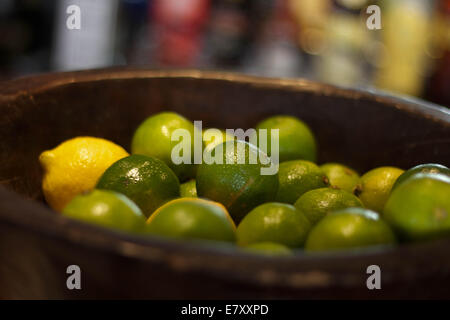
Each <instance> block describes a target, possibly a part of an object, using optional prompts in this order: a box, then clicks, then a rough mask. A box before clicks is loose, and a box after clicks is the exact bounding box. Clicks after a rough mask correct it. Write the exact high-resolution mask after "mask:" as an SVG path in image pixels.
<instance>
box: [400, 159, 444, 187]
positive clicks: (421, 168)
mask: <svg viewBox="0 0 450 320" xmlns="http://www.w3.org/2000/svg"><path fill="white" fill-rule="evenodd" d="M416 173H441V174H445V175H447V176H449V177H450V169H449V168H447V167H446V166H443V165H441V164H437V163H427V164H420V165H418V166H415V167H413V168H411V169H409V170H406V171H405V172H403V173H402V174H401V175H400V176H399V177H398V178H397V180H396V181H395V183H394V185H393V187H392V190H391V192H392V191H393V190H394V189H395V188H397V187H398V186H399V185H400V184H401V183H403V182H405V181H406V180H408V179H409V178H410V177H411V176H412V175H415V174H416Z"/></svg>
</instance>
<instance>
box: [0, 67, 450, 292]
mask: <svg viewBox="0 0 450 320" xmlns="http://www.w3.org/2000/svg"><path fill="white" fill-rule="evenodd" d="M0 110H1V117H0V146H1V147H0V159H1V166H0V182H1V184H2V186H0V298H208V299H213V298H428V297H432V298H436V297H438V298H444V297H447V298H448V297H449V296H450V295H449V294H450V291H449V288H450V254H449V252H450V249H449V248H450V240H449V239H443V240H439V241H432V242H426V243H418V244H402V245H400V246H398V247H397V248H393V249H384V250H380V249H377V250H367V251H363V252H361V253H335V254H323V255H306V254H298V255H295V256H293V257H286V258H281V257H280V258H268V257H261V256H256V255H251V254H247V253H242V252H238V251H237V250H234V249H232V248H227V247H216V246H211V245H201V244H196V243H179V242H176V241H169V240H164V239H160V238H145V239H144V238H139V237H135V236H132V235H127V234H121V233H116V232H113V231H110V230H106V229H103V228H99V227H95V226H91V225H87V224H84V223H81V222H77V221H71V220H69V219H67V218H65V217H62V216H61V215H59V214H57V213H55V212H53V211H52V210H50V209H49V208H48V207H47V206H46V205H45V203H44V202H43V197H42V191H41V186H40V184H41V177H42V172H41V169H40V167H39V163H38V161H37V159H38V155H39V153H40V152H42V151H43V150H45V149H49V148H52V147H54V146H56V145H57V144H58V143H60V142H62V141H63V140H65V139H69V138H72V137H75V136H80V135H91V136H98V137H104V138H107V139H110V140H112V141H115V142H117V143H119V144H120V145H122V146H124V147H125V148H128V149H129V146H130V141H131V136H132V134H133V131H134V130H135V128H136V127H137V126H138V125H139V123H140V122H141V121H143V119H145V118H146V117H147V116H149V115H151V114H154V113H156V112H159V111H162V110H173V111H176V112H179V113H180V114H182V115H184V116H186V117H188V118H189V119H191V120H203V121H204V126H208V127H222V128H248V127H252V126H254V125H255V124H256V122H257V121H259V120H261V119H263V118H264V117H267V116H269V115H272V114H291V115H295V116H298V117H300V118H301V119H303V120H304V121H306V122H307V123H308V124H309V125H310V126H311V128H312V129H313V131H314V132H315V134H316V136H317V139H318V142H319V145H320V149H319V150H320V152H319V160H320V162H325V161H336V162H342V163H345V164H348V165H349V166H352V167H354V168H355V169H357V170H359V171H360V172H361V173H363V172H364V171H366V170H369V169H371V168H374V167H377V166H382V165H394V166H399V167H402V168H405V169H406V168H409V167H411V166H413V165H416V164H419V163H427V162H437V163H441V164H444V165H447V166H448V165H449V164H450V113H449V110H448V109H445V108H443V107H439V106H436V105H432V104H428V103H425V102H422V101H417V100H411V99H405V98H398V97H392V96H388V95H385V94H380V93H374V92H370V91H364V90H347V89H342V88H338V87H334V86H329V85H324V84H319V83H315V82H310V81H306V80H281V79H264V78H255V77H249V76H243V75H237V74H229V73H217V72H200V71H151V70H131V69H106V70H93V71H83V72H72V73H56V74H45V75H38V76H33V77H28V78H22V79H17V80H13V81H9V82H3V83H2V84H1V85H0ZM373 264H375V265H378V266H379V267H380V268H381V283H382V288H381V290H369V289H368V288H367V286H366V280H367V278H368V276H369V275H368V274H367V273H366V269H367V267H368V266H369V265H373ZM69 265H78V266H79V267H80V268H81V286H82V288H81V290H68V289H67V287H66V280H67V277H68V276H69V274H67V273H66V269H67V267H68V266H69Z"/></svg>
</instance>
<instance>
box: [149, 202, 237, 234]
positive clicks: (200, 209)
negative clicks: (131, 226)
mask: <svg viewBox="0 0 450 320" xmlns="http://www.w3.org/2000/svg"><path fill="white" fill-rule="evenodd" d="M235 230H236V226H235V225H234V222H233V220H232V219H231V217H230V215H229V214H228V212H227V210H226V209H225V208H224V207H223V206H222V205H221V204H220V203H217V202H213V201H209V200H204V199H199V198H179V199H175V200H172V201H170V202H168V203H166V204H164V205H163V206H162V207H160V208H159V209H157V210H156V211H155V212H154V213H153V215H152V216H151V217H150V218H149V219H148V220H147V228H146V232H147V233H150V234H156V235H161V236H165V237H171V238H180V239H202V240H216V241H227V242H234V241H235V239H236V235H235Z"/></svg>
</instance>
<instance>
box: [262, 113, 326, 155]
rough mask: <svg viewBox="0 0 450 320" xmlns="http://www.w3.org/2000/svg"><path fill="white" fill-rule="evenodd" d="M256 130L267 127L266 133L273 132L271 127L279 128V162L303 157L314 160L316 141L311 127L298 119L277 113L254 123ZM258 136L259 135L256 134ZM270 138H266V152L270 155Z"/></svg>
mask: <svg viewBox="0 0 450 320" xmlns="http://www.w3.org/2000/svg"><path fill="white" fill-rule="evenodd" d="M255 129H256V130H257V131H258V130H260V129H267V135H268V137H270V135H269V134H273V133H272V132H271V131H270V130H271V129H279V162H280V163H281V162H284V161H289V160H296V159H305V160H309V161H313V162H314V161H316V153H317V143H316V139H315V137H314V135H313V133H312V131H311V129H310V128H309V127H308V126H307V125H306V124H305V123H304V122H303V121H301V120H300V119H298V118H296V117H293V116H288V115H277V116H273V117H269V118H267V119H265V120H263V121H261V122H259V123H258V124H257V125H256V128H255ZM258 137H259V135H258ZM270 150H271V139H270V138H268V139H267V150H264V151H267V154H268V155H269V156H270Z"/></svg>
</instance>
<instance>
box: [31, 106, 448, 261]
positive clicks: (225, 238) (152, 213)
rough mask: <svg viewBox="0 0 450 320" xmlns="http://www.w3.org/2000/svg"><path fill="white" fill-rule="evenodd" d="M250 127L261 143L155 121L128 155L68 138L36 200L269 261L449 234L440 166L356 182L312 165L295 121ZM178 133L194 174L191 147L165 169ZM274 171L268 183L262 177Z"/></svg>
mask: <svg viewBox="0 0 450 320" xmlns="http://www.w3.org/2000/svg"><path fill="white" fill-rule="evenodd" d="M255 128H256V130H255V131H254V134H255V135H257V138H259V137H266V138H267V141H264V140H263V141H258V139H253V138H255V137H254V136H253V137H249V142H247V141H244V140H239V139H237V138H236V137H234V136H231V135H230V134H229V133H225V131H223V130H220V129H214V130H211V129H209V130H207V131H204V132H203V133H202V132H199V129H198V128H196V127H195V126H194V125H193V123H192V122H191V121H189V120H188V119H186V118H184V117H183V116H181V115H179V114H176V113H173V112H162V113H158V114H155V115H152V116H150V117H149V118H147V119H146V120H145V121H144V122H143V123H142V124H141V125H140V126H139V127H138V128H137V130H136V132H135V134H134V136H133V139H132V141H131V155H130V154H129V153H128V152H127V151H125V150H124V149H123V148H122V147H120V146H118V145H117V144H115V143H113V142H111V141H108V140H105V139H101V138H94V137H76V138H73V139H70V140H67V141H65V142H63V143H62V144H60V145H59V146H57V147H56V148H54V149H52V150H49V151H44V152H42V154H41V155H40V157H39V161H40V163H41V165H42V167H43V169H44V177H43V182H42V188H43V192H44V196H45V199H46V201H47V203H48V204H49V205H50V206H51V207H52V208H53V209H55V210H56V211H59V212H62V214H63V215H65V216H68V217H71V218H75V219H79V220H82V221H85V222H89V223H93V224H97V225H101V226H105V227H108V228H113V229H116V230H119V231H125V232H132V233H135V234H138V235H141V236H148V235H153V236H163V237H171V238H176V239H184V240H197V241H199V240H200V241H201V240H203V241H215V242H217V243H220V242H222V243H229V244H235V245H237V246H238V247H241V248H244V249H245V251H247V252H254V253H262V254H271V255H290V254H292V253H293V252H295V250H299V249H304V250H305V251H308V252H314V251H329V250H344V249H346V250H349V249H352V250H359V249H361V248H366V247H374V246H390V245H394V244H396V243H398V242H403V241H416V240H422V239H432V238H437V237H441V236H445V235H450V170H449V169H448V168H447V167H445V166H443V165H439V164H423V165H419V166H416V167H413V168H411V169H409V170H407V171H403V170H402V169H399V168H396V167H379V168H375V169H373V170H371V171H369V172H367V173H365V174H364V175H362V176H361V177H360V176H359V175H358V173H357V172H356V171H355V170H353V169H351V168H349V167H347V166H345V165H343V164H339V163H326V164H322V165H320V166H319V165H317V164H316V163H315V161H316V159H317V154H316V153H317V143H316V140H315V138H314V135H313V133H312V132H311V130H310V128H309V127H308V126H307V125H306V124H305V123H304V122H303V121H301V120H300V119H298V118H296V117H292V116H286V115H279V116H272V117H270V118H267V119H264V120H263V121H261V122H260V123H258V124H257V125H256V126H255ZM178 129H184V132H188V133H189V134H191V135H192V137H194V136H199V137H202V139H200V140H202V143H201V151H203V153H202V155H203V156H206V157H207V158H209V160H210V161H205V159H203V160H204V161H203V162H201V163H200V164H195V163H197V162H196V161H194V157H195V156H194V155H195V151H196V150H194V143H191V144H190V145H189V146H188V148H187V150H186V149H184V150H182V152H181V154H180V155H181V157H182V158H184V159H186V158H187V159H188V160H189V159H190V160H192V161H187V162H188V163H186V162H183V163H179V162H175V161H173V152H174V150H178V149H177V148H178V147H179V146H178V147H177V144H178V143H179V141H177V140H176V139H174V138H173V137H174V132H176V131H177V130H178ZM262 129H265V130H267V131H266V132H268V134H267V135H260V134H259V133H260V132H262V131H261V130H262ZM273 129H278V130H273ZM274 138H276V139H274ZM277 139H278V141H279V145H278V148H272V147H273V145H272V144H273V143H274V141H277ZM250 141H251V142H252V143H254V142H255V141H257V143H254V144H252V143H250ZM263 150H264V151H263ZM273 150H277V151H279V152H278V157H276V156H275V155H272V154H271V152H276V151H273ZM178 151H180V150H178ZM265 151H267V152H265ZM212 159H214V161H211V160H212ZM275 159H279V162H280V163H279V164H278V163H277V162H276V161H277V160H275ZM273 166H276V168H277V169H278V170H276V171H275V172H276V173H275V174H262V172H263V170H264V169H268V168H271V167H273Z"/></svg>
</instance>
